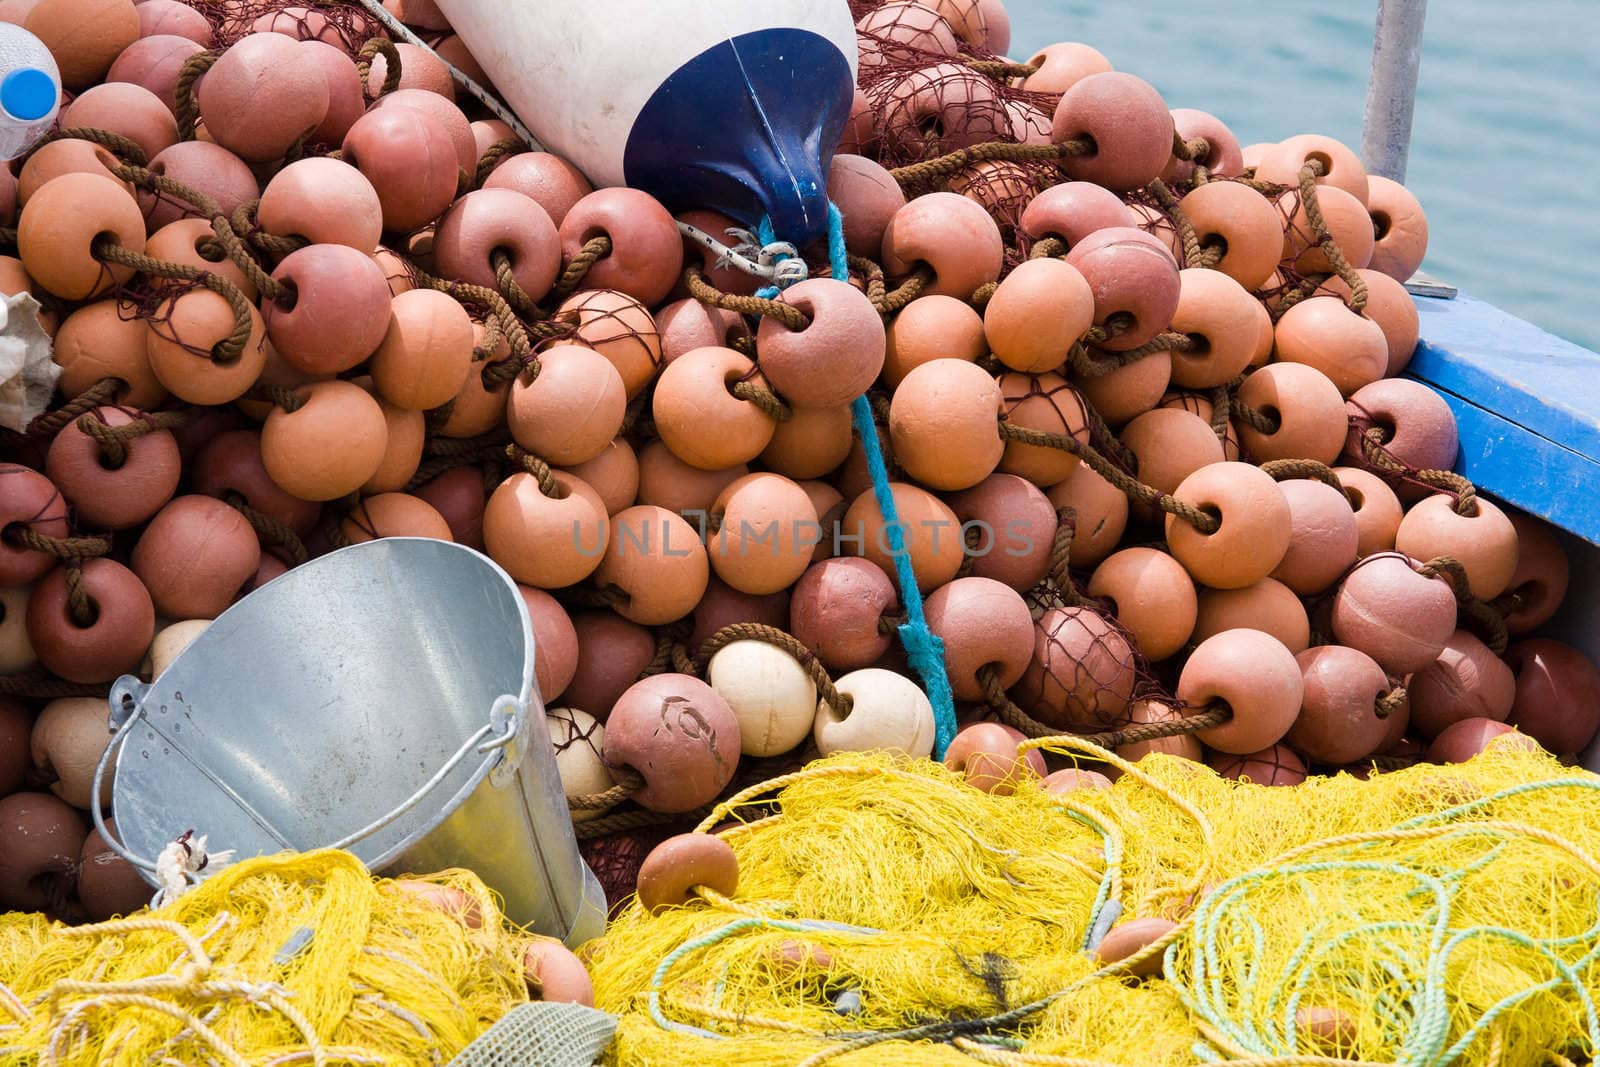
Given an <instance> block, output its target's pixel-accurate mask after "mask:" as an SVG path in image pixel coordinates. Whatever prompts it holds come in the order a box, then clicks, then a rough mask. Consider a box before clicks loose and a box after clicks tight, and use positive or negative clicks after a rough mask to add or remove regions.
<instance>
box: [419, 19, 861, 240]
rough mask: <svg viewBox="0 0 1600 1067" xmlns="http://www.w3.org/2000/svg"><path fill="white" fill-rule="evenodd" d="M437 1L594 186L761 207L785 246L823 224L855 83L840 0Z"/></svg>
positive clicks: (700, 204) (687, 201)
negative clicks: (779, 0) (832, 167)
mask: <svg viewBox="0 0 1600 1067" xmlns="http://www.w3.org/2000/svg"><path fill="white" fill-rule="evenodd" d="M437 4H438V7H439V10H440V11H441V12H442V13H443V14H444V16H445V17H446V18H447V19H449V21H450V25H451V26H452V27H453V28H454V29H455V31H456V33H457V34H459V35H460V37H461V39H462V41H464V42H465V43H466V46H467V48H468V49H469V50H470V51H471V52H472V55H473V58H475V59H476V60H477V61H478V63H479V65H481V66H482V67H483V69H484V71H485V72H486V73H487V74H488V75H489V78H490V79H491V80H492V81H493V82H494V85H495V88H496V89H498V90H499V92H500V94H501V95H502V96H503V97H504V98H505V100H506V103H508V104H509V105H510V106H511V109H512V110H513V111H514V112H516V114H517V116H518V117H519V118H521V119H522V121H523V122H524V123H525V124H526V125H527V127H528V129H529V130H530V131H531V132H532V133H533V135H534V136H535V137H536V138H538V140H539V141H540V142H542V143H543V145H544V146H545V147H546V148H548V149H550V150H551V151H553V152H556V153H557V154H559V155H562V156H564V157H566V159H567V160H568V161H570V162H571V163H572V164H573V165H575V166H576V167H578V168H579V169H580V170H582V171H583V172H584V173H585V174H586V175H588V177H589V179H590V181H592V182H593V183H594V184H595V185H596V186H613V185H629V186H633V187H634V188H638V189H643V190H644V191H646V192H648V193H650V194H651V195H653V196H655V197H657V198H658V199H660V200H661V201H662V202H663V203H665V204H666V205H667V207H668V208H669V209H670V210H672V211H674V212H676V211H682V210H686V209H689V208H711V209H713V210H717V211H721V212H723V213H724V214H727V215H729V216H731V217H733V218H734V219H736V220H738V221H740V222H742V223H744V224H745V225H747V226H754V225H755V223H756V222H757V221H758V220H759V219H760V218H761V216H763V215H767V216H770V217H771V219H772V222H773V227H774V230H775V232H776V234H777V236H778V238H779V239H780V240H785V241H792V242H795V243H797V244H805V243H807V242H810V241H812V240H815V239H817V238H818V237H821V236H823V235H824V234H825V233H826V232H827V223H828V220H827V172H828V171H827V168H828V162H829V160H830V159H831V157H832V154H833V148H834V146H835V145H836V144H837V143H838V140H839V136H840V134H841V133H842V132H843V131H844V127H845V123H846V122H847V121H848V119H849V116H850V105H851V102H852V100H853V99H854V91H855V76H856V36H855V25H854V22H853V20H852V19H851V17H850V5H849V4H848V3H847V0H784V2H783V3H756V2H754V0H596V2H593V3H585V4H580V3H574V2H572V0H545V2H533V0H437ZM718 236H720V235H718Z"/></svg>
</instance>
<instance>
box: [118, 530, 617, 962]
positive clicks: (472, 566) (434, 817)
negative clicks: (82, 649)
mask: <svg viewBox="0 0 1600 1067" xmlns="http://www.w3.org/2000/svg"><path fill="white" fill-rule="evenodd" d="M533 655H534V648H533V635H532V631H531V629H530V626H529V622H528V610H527V606H526V605H525V603H524V602H523V599H522V596H521V594H520V593H519V592H518V591H517V587H516V585H515V583H514V582H513V581H512V580H511V578H510V577H509V576H508V575H507V574H506V573H505V572H504V571H503V570H501V569H500V568H499V567H498V566H496V565H495V564H494V563H493V562H492V561H490V560H489V559H488V558H487V557H485V556H483V555H481V554H479V553H477V552H474V551H472V550H471V549H469V548H465V547H462V546H461V545H455V544H451V543H449V542H446V541H434V540H429V539H426V538H411V537H391V538H382V539H379V540H376V541H368V542H364V543H362V544H358V545H353V546H351V547H349V548H345V549H341V550H339V551H337V552H332V553H329V554H328V555H325V556H322V557H320V558H318V559H315V560H313V561H311V562H309V563H307V564H305V565H303V566H300V567H296V568H294V569H293V570H291V571H289V572H288V573H287V574H285V575H283V576H282V577H280V578H278V579H276V580H275V581H272V582H269V583H268V584H267V585H265V586H263V587H262V588H260V589H258V590H256V591H255V592H254V593H251V594H250V595H249V596H247V597H245V598H244V599H243V600H241V601H239V602H238V603H237V604H235V605H234V606H233V607H231V608H229V609H228V610H227V611H226V612H224V613H223V614H222V615H220V616H219V617H218V618H217V619H216V620H215V621H214V622H213V623H212V624H211V625H210V626H209V627H208V628H207V629H206V630H205V631H204V632H203V633H202V634H201V635H200V636H199V637H198V638H196V640H195V641H194V643H193V644H191V645H190V646H189V647H188V648H187V649H185V650H184V651H183V653H182V654H180V655H179V656H178V657H177V659H175V660H174V661H173V662H172V664H171V665H170V666H169V667H168V668H167V669H166V671H164V672H163V673H162V674H161V676H160V677H159V678H157V679H156V680H155V681H154V682H153V683H152V684H150V685H145V684H144V683H142V682H140V681H139V680H138V679H137V678H134V677H133V676H131V675H128V676H124V677H122V678H120V679H118V680H117V682H116V684H115V685H114V686H113V687H112V689H111V728H112V731H113V738H112V741H111V744H110V745H109V746H107V748H106V753H105V755H104V757H102V759H101V761H100V765H99V767H98V768H97V770H96V782H95V790H96V795H99V794H98V791H99V789H100V780H101V778H102V776H103V775H104V773H105V771H106V767H107V765H108V763H109V762H110V761H111V760H113V759H115V761H116V778H115V781H114V783H113V787H112V796H111V807H112V814H113V816H114V817H115V819H116V827H117V834H118V835H120V838H121V840H120V841H118V840H115V839H113V837H112V835H111V834H109V833H107V831H106V828H105V825H104V821H103V820H102V818H101V816H100V814H99V813H98V812H96V813H95V825H96V826H97V827H98V828H99V829H100V832H101V834H102V835H104V836H105V837H106V840H107V843H108V844H109V845H110V846H111V847H112V848H113V849H115V850H116V851H117V852H119V853H120V854H121V855H122V856H123V857H124V858H126V859H127V860H128V861H129V862H131V863H133V864H134V865H135V866H137V867H138V868H139V869H140V872H141V873H142V874H143V875H144V877H145V878H146V880H148V881H149V882H150V884H151V885H157V884H158V883H157V882H156V879H155V873H154V872H155V863H154V861H153V857H155V856H157V855H158V854H159V853H160V851H161V849H162V848H164V847H165V846H166V845H168V844H169V843H171V842H172V841H173V840H174V839H175V838H176V837H177V836H178V835H179V834H181V833H183V832H184V831H185V830H190V829H193V830H195V831H196V832H198V833H203V834H206V835H207V836H208V837H209V838H210V846H211V848H212V849H214V850H222V849H234V850H236V852H237V857H238V858H240V859H243V858H247V857H250V856H255V855H262V854H270V853H274V852H279V851H282V850H285V849H290V850H296V851H308V850H311V849H315V848H327V847H333V848H344V849H349V850H350V851H351V852H353V853H355V854H356V855H357V856H358V857H360V858H361V860H362V861H363V862H364V863H366V865H367V866H368V867H369V868H370V869H371V870H373V871H375V872H379V873H402V872H408V871H409V872H425V871H435V870H441V869H444V868H447V867H465V868H468V869H470V870H472V871H474V872H476V873H477V874H478V876H479V877H481V878H482V879H483V880H484V882H485V883H487V884H488V885H489V886H490V887H491V888H493V889H494V890H495V891H496V892H498V893H499V894H500V895H501V896H502V897H503V898H504V901H505V912H506V915H507V917H509V918H510V919H511V920H513V921H515V922H518V923H522V924H525V925H529V926H532V927H533V928H535V929H537V930H538V931H539V932H541V933H544V934H547V935H549V936H553V937H558V938H561V939H562V940H563V941H565V942H566V943H567V944H568V945H573V946H575V945H577V944H579V943H581V942H583V941H586V940H588V939H589V938H591V937H595V936H597V935H599V934H600V933H601V932H603V930H604V926H605V914H606V911H605V896H604V894H603V893H602V891H601V889H600V885H599V883H598V882H597V881H596V880H595V877H594V875H593V873H591V872H590V871H589V869H588V867H587V866H586V865H585V864H584V862H583V859H582V857H581V856H580V855H579V854H578V846H577V841H576V839H575V838H574V836H573V833H572V824H571V821H570V819H569V817H568V815H567V805H566V797H565V795H564V793H563V791H562V788H561V780H560V777H559V775H558V773H557V770H556V763H555V754H554V752H553V750H552V749H551V745H550V737H549V734H548V733H547V732H546V730H545V728H544V724H543V722H542V721H541V719H542V716H543V714H544V707H543V705H542V703H541V702H540V700H539V695H538V693H537V692H536V691H535V689H534V684H533V677H534V661H533Z"/></svg>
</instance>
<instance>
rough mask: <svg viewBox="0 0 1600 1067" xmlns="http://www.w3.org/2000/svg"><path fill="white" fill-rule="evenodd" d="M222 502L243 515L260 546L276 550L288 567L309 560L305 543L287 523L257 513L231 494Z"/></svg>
mask: <svg viewBox="0 0 1600 1067" xmlns="http://www.w3.org/2000/svg"><path fill="white" fill-rule="evenodd" d="M223 502H224V503H226V504H227V505H228V506H229V507H231V508H233V509H234V510H235V511H237V512H238V513H239V514H240V515H243V516H244V518H245V521H246V522H248V523H249V524H250V528H251V529H252V530H254V531H255V532H256V536H257V537H258V538H260V539H261V544H262V545H263V546H265V547H267V548H273V549H277V550H278V555H280V556H282V557H283V561H284V562H285V563H287V564H289V566H291V567H298V566H300V564H302V563H304V562H305V561H306V560H307V559H309V558H310V554H309V553H308V552H306V546H305V542H303V541H301V540H300V535H299V534H297V533H295V532H294V528H293V527H291V526H290V525H289V524H288V523H286V522H283V521H282V520H280V519H275V518H273V517H272V516H271V515H268V514H266V513H265V512H260V511H257V510H256V509H255V508H253V507H251V506H250V505H249V504H246V503H245V502H244V500H243V499H241V498H240V497H238V496H237V495H235V494H232V493H230V494H229V495H228V496H227V497H225V498H224V500H223Z"/></svg>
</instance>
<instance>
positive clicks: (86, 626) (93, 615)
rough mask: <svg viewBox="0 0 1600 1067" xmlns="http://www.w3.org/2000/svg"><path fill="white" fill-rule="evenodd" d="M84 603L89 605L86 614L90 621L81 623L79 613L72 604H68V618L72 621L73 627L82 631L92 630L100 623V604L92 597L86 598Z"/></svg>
mask: <svg viewBox="0 0 1600 1067" xmlns="http://www.w3.org/2000/svg"><path fill="white" fill-rule="evenodd" d="M84 601H85V603H87V604H88V610H87V612H86V614H87V615H88V617H89V621H88V622H79V621H78V613H77V611H76V610H75V609H73V608H72V607H71V604H70V602H69V604H68V610H67V618H68V619H70V620H71V622H72V625H74V626H76V627H77V628H78V629H80V630H92V629H93V628H94V625H95V623H97V622H99V621H100V603H99V601H97V600H95V598H94V597H92V596H91V597H84Z"/></svg>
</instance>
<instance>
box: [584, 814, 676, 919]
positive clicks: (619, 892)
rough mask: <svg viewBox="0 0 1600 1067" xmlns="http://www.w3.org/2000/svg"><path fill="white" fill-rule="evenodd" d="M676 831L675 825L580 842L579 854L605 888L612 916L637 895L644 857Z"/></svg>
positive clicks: (607, 904)
mask: <svg viewBox="0 0 1600 1067" xmlns="http://www.w3.org/2000/svg"><path fill="white" fill-rule="evenodd" d="M673 832H674V831H673V829H672V828H668V827H661V828H656V829H649V830H634V831H631V832H628V833H621V834H613V835H611V836H609V837H596V838H593V839H591V840H588V841H580V842H578V853H579V855H581V856H582V857H583V861H584V862H585V863H587V864H588V865H589V869H590V870H591V871H593V872H594V876H595V880H596V881H598V882H599V883H600V888H601V889H603V890H604V891H605V894H606V906H607V907H608V908H609V909H610V911H611V915H612V917H615V916H616V913H617V912H618V911H619V910H620V909H621V907H622V904H623V902H624V901H626V900H627V899H628V897H629V896H631V895H632V894H633V891H634V887H635V886H636V885H637V883H638V881H639V868H640V866H642V865H643V864H644V858H645V857H646V856H648V855H649V854H650V850H651V849H653V848H655V847H656V846H657V845H659V844H660V843H661V842H663V841H665V840H666V839H667V838H668V837H670V836H672V834H673Z"/></svg>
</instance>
